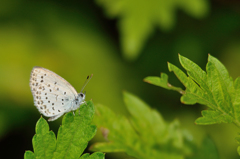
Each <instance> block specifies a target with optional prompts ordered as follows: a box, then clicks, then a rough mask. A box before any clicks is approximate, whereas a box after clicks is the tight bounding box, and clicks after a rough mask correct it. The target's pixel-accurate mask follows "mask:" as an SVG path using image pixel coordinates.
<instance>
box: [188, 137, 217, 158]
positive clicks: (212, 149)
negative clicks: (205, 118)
mask: <svg viewBox="0 0 240 159" xmlns="http://www.w3.org/2000/svg"><path fill="white" fill-rule="evenodd" d="M193 158H194V159H205V158H211V159H219V158H220V157H219V154H218V150H217V148H216V145H215V144H214V142H213V141H212V139H211V138H210V137H205V138H204V140H203V142H202V145H201V147H200V149H198V151H197V153H196V155H195V156H193Z"/></svg>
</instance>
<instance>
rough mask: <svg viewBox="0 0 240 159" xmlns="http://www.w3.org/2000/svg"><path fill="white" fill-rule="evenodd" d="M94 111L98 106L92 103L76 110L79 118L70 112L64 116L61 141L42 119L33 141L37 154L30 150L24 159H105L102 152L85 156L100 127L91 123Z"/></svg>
mask: <svg viewBox="0 0 240 159" xmlns="http://www.w3.org/2000/svg"><path fill="white" fill-rule="evenodd" d="M79 111H80V112H79ZM94 112H95V108H94V105H93V103H92V101H89V102H87V105H85V104H84V105H82V106H81V107H80V109H79V110H77V111H76V113H75V114H76V115H75V116H74V115H73V113H72V112H69V113H67V114H66V115H65V116H64V117H63V121H62V126H60V128H59V130H58V135H57V139H56V136H55V134H54V132H53V131H49V125H48V123H47V121H46V120H45V119H44V118H42V117H41V118H40V119H39V120H38V122H37V124H36V134H35V135H34V137H33V139H32V143H33V150H34V153H33V152H32V151H26V152H25V154H24V159H64V158H68V159H104V158H105V157H104V154H103V153H101V152H95V153H93V154H92V155H90V154H84V155H82V156H81V154H82V153H83V151H84V150H85V149H86V147H87V145H88V142H89V141H90V140H91V139H92V138H93V137H94V135H95V134H96V131H97V127H96V126H95V125H92V124H91V122H92V119H93V116H94ZM80 156H81V157H80Z"/></svg>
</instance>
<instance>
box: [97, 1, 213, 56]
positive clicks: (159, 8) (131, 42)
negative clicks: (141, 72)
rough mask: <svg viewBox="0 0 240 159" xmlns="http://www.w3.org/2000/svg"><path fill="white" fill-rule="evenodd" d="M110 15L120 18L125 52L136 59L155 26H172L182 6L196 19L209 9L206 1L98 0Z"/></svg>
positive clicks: (125, 54)
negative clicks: (177, 11)
mask: <svg viewBox="0 0 240 159" xmlns="http://www.w3.org/2000/svg"><path fill="white" fill-rule="evenodd" d="M96 2H97V3H98V4H99V5H100V6H102V7H103V8H104V9H105V12H106V13H107V15H108V16H109V17H110V18H116V17H118V19H119V25H118V26H119V30H120V35H121V43H122V50H123V55H124V57H125V58H126V59H127V60H135V59H136V58H137V57H138V56H139V54H140V52H141V49H142V47H143V46H144V45H143V44H144V43H145V41H146V40H147V38H148V37H149V35H150V34H151V33H152V32H153V30H154V28H155V27H159V28H161V29H162V30H163V31H169V30H170V29H172V28H173V26H174V25H175V21H176V16H175V12H176V10H178V9H179V8H180V9H182V10H183V11H185V12H186V13H188V14H189V15H191V16H193V17H195V18H203V17H205V16H206V14H207V13H208V10H209V7H208V6H209V5H208V1H207V0H194V1H192V0H180V1H179V0H171V1H165V0H152V1H151V2H149V1H138V0H114V1H112V0H96Z"/></svg>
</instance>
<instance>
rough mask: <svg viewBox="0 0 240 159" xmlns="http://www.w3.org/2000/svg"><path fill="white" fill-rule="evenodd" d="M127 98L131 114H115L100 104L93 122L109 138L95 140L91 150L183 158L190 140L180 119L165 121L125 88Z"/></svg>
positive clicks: (138, 155) (140, 155)
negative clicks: (187, 141)
mask: <svg viewBox="0 0 240 159" xmlns="http://www.w3.org/2000/svg"><path fill="white" fill-rule="evenodd" d="M123 96H124V102H125V104H126V106H127V109H128V110H129V112H130V114H131V117H130V118H129V119H127V118H126V117H124V116H121V115H116V114H115V113H113V112H112V111H111V110H110V109H109V108H107V107H105V106H102V105H97V106H96V115H95V118H94V123H96V125H98V127H99V128H100V130H101V131H102V133H103V136H104V138H105V139H106V140H107V142H99V143H95V144H94V145H92V146H91V147H90V150H94V151H103V152H126V153H127V154H128V155H129V156H133V157H135V158H140V159H141V158H142V159H145V158H152V159H155V158H156V159H158V158H171V159H180V158H183V156H184V155H185V154H186V153H187V151H188V152H189V149H190V148H187V146H186V145H185V141H186V140H187V138H186V136H185V135H184V133H183V131H182V130H181V129H180V124H179V122H178V121H177V120H174V121H173V122H172V123H170V124H168V123H166V122H165V121H164V120H163V118H162V116H161V114H160V113H158V112H157V111H156V110H153V109H151V108H150V107H149V106H148V105H147V104H146V103H145V102H143V101H142V100H141V99H139V98H138V97H136V96H134V95H132V94H130V93H128V92H124V93H123Z"/></svg>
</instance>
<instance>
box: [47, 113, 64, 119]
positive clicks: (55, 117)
mask: <svg viewBox="0 0 240 159" xmlns="http://www.w3.org/2000/svg"><path fill="white" fill-rule="evenodd" d="M63 114H64V113H62V114H58V115H55V116H53V117H51V118H49V119H48V121H54V120H57V119H58V118H59V117H61V116H62V115H63Z"/></svg>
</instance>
